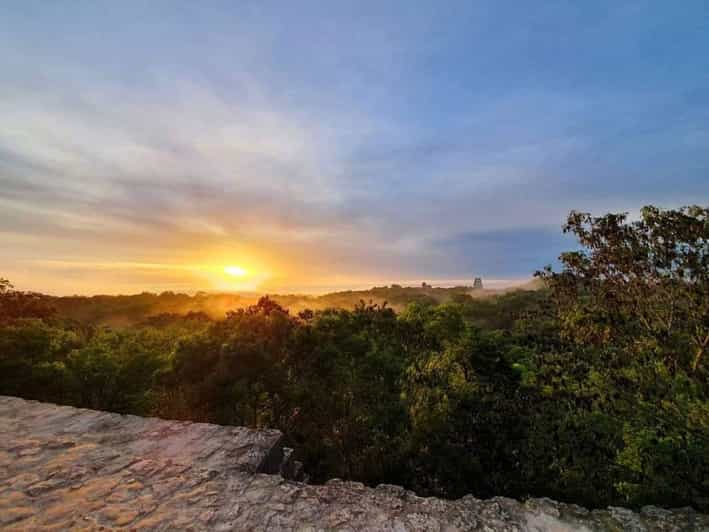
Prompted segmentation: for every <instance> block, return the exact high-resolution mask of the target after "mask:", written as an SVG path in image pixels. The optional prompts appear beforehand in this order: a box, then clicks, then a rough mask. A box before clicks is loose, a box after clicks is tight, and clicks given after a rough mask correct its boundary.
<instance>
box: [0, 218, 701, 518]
mask: <svg viewBox="0 0 709 532" xmlns="http://www.w3.org/2000/svg"><path fill="white" fill-rule="evenodd" d="M707 214H709V209H707V208H701V207H686V208H682V209H678V210H661V209H657V208H654V207H646V208H645V209H643V210H642V215H641V217H640V218H639V219H637V220H631V219H629V218H628V217H627V216H626V215H622V214H608V215H605V216H601V217H592V216H591V215H589V214H585V213H577V212H572V213H571V214H570V215H569V218H568V221H567V223H566V225H565V227H564V231H566V232H570V233H572V234H573V235H575V236H576V238H577V240H578V244H579V246H578V249H577V250H576V251H571V252H568V253H564V254H562V256H561V257H560V264H561V267H560V269H558V271H554V270H553V269H552V268H551V267H547V268H546V269H543V270H541V271H539V272H537V277H538V279H539V283H540V285H541V288H540V289H538V290H533V291H516V292H510V293H507V294H502V295H497V296H495V297H491V298H485V299H479V298H473V297H471V296H470V295H469V294H468V293H467V291H466V290H458V291H457V292H455V293H450V294H448V296H447V297H446V298H445V299H441V298H436V297H419V296H416V298H417V300H414V301H406V304H403V303H402V302H401V301H399V302H397V303H398V305H399V306H398V307H397V309H396V310H395V309H393V308H391V307H390V306H389V305H387V304H385V303H383V302H380V301H373V302H370V301H362V302H360V303H358V304H357V305H356V306H354V307H353V308H352V307H350V308H347V309H345V308H316V309H312V310H308V309H300V308H291V307H290V306H289V305H288V302H287V301H277V300H275V299H270V298H268V297H263V298H261V299H260V300H259V301H257V302H255V303H254V304H251V305H248V306H243V305H234V306H235V307H241V308H234V309H233V310H229V311H227V312H226V315H225V316H222V317H220V318H215V317H214V316H213V315H211V314H210V313H208V312H205V311H203V310H199V309H192V310H191V311H189V312H177V311H175V312H161V313H156V314H150V312H148V311H145V309H144V308H143V307H141V308H142V309H143V310H141V311H140V313H136V314H134V316H133V318H132V319H130V320H128V321H126V322H125V323H123V324H122V326H121V327H109V326H106V325H102V324H101V323H102V320H100V319H98V320H97V319H95V318H96V310H95V309H94V311H93V312H94V314H93V318H92V319H88V318H87V319H81V316H77V314H76V313H74V314H73V315H72V314H71V313H68V312H67V310H66V304H67V303H66V301H64V302H60V303H59V304H56V303H57V301H56V300H55V299H52V298H47V297H45V296H42V295H40V294H34V293H28V292H22V291H19V290H16V289H14V288H13V287H12V286H11V284H10V283H9V281H6V280H2V281H1V282H0V393H2V394H7V395H17V396H22V397H26V398H34V399H40V400H44V401H53V402H58V403H65V404H71V405H76V406H82V407H88V408H96V409H105V410H111V411H116V412H126V413H133V414H140V415H157V416H161V417H166V418H176V419H192V420H198V421H209V422H214V423H223V424H236V425H249V426H254V427H263V426H268V427H276V428H278V429H280V430H282V431H283V432H284V434H285V436H286V438H287V440H288V442H289V443H290V445H291V446H292V447H294V448H295V449H296V452H297V454H298V455H299V458H300V459H301V460H303V461H304V463H305V468H306V471H307V472H308V473H309V474H310V475H311V479H312V480H313V481H315V482H318V481H324V480H326V479H328V478H332V477H340V478H346V479H354V480H360V481H363V482H365V483H369V484H376V483H380V482H386V483H392V484H400V485H403V486H405V487H407V488H410V489H413V490H415V491H416V492H418V493H419V494H422V495H438V496H443V497H459V496H462V495H464V494H466V493H472V494H475V495H477V496H481V497H487V496H492V495H506V496H511V497H519V498H524V497H526V496H529V495H535V496H550V497H553V498H555V499H558V500H562V501H571V502H575V503H579V504H582V505H585V506H590V507H598V506H605V505H609V504H613V505H629V506H640V505H644V504H658V505H661V506H681V505H692V506H694V507H695V508H697V509H699V510H702V511H709V382H708V377H709V367H708V366H707V357H708V356H709V355H707V353H706V351H707V350H708V349H709V248H708V246H709V244H708V241H709V220H708V218H707ZM551 259H553V257H550V260H551ZM172 296H173V297H178V298H179V297H182V296H179V295H172ZM134 297H136V298H138V297H140V296H134ZM153 297H160V296H153ZM184 297H188V296H184ZM110 301H111V300H101V302H100V303H101V305H104V307H106V306H109V307H110ZM113 301H114V302H115V303H116V304H118V302H120V301H123V300H122V299H120V298H118V299H114V300H113ZM62 305H64V307H62ZM101 312H105V313H107V315H109V314H111V312H113V314H121V313H123V314H126V315H130V312H131V310H130V308H129V307H128V308H122V309H110V308H102V309H101ZM89 315H91V311H87V316H89Z"/></svg>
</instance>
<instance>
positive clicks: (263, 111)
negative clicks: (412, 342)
mask: <svg viewBox="0 0 709 532" xmlns="http://www.w3.org/2000/svg"><path fill="white" fill-rule="evenodd" d="M3 7H4V9H3V17H2V20H0V115H2V116H3V121H2V125H0V264H2V272H0V274H2V276H3V277H7V278H8V279H10V280H11V281H12V282H13V284H14V285H16V286H17V287H18V288H21V289H24V290H32V291H37V292H43V293H54V294H75V293H82V294H96V293H107V292H109V293H140V292H142V291H155V290H157V291H158V292H161V291H165V290H172V291H190V292H196V291H200V290H205V291H245V290H248V291H257V292H259V293H269V292H270V293H272V292H274V291H275V290H282V289H284V287H290V288H286V289H290V290H298V289H302V288H306V289H307V288H308V287H310V289H312V290H314V289H315V288H317V289H318V290H319V291H326V288H333V287H335V288H337V287H339V288H341V289H347V287H350V288H351V287H353V286H364V285H365V284H368V283H369V284H375V282H374V280H378V279H388V281H386V284H391V283H397V281H396V279H420V280H421V281H424V280H425V281H427V282H433V283H435V282H436V279H439V280H445V279H470V280H471V282H472V278H473V276H481V277H483V279H486V278H491V279H498V280H509V281H510V282H513V281H514V280H521V279H528V278H530V277H531V275H532V274H533V272H534V271H536V270H539V269H541V268H543V267H544V266H546V265H547V264H558V262H557V257H558V256H559V254H560V253H561V252H562V251H565V250H568V249H569V248H571V247H573V246H574V241H573V239H572V238H571V237H570V236H569V235H564V234H562V232H561V226H562V224H563V223H564V221H565V219H566V216H567V214H568V212H569V211H570V210H572V209H575V210H581V211H589V212H591V213H593V214H594V215H598V216H600V215H602V214H605V213H607V212H629V213H630V215H631V216H633V217H634V216H637V214H638V212H639V210H640V208H641V207H642V206H644V205H648V204H655V205H657V206H659V207H663V208H675V207H679V206H681V205H688V204H706V203H707V200H709V179H707V175H708V174H709V74H708V72H709V69H707V66H708V63H707V57H708V56H709V31H707V22H706V21H707V20H709V4H707V3H706V2H702V1H699V0H690V1H687V2H684V3H683V4H682V5H681V7H673V6H670V5H669V4H666V3H662V2H649V3H638V2H598V3H594V4H592V5H590V4H589V5H576V4H559V3H545V4H543V5H534V6H531V5H528V4H525V3H512V4H505V5H502V4H500V3H497V2H492V1H481V2H476V3H471V2H462V1H461V2H458V1H451V2H445V3H444V4H440V3H439V2H421V3H417V4H416V5H415V6H413V5H411V4H410V3H408V2H391V3H386V4H385V5H381V4H380V3H374V2H357V3H337V5H325V6H324V5H322V4H320V3H317V2H308V1H306V2H299V3H298V4H297V5H296V4H292V5H284V4H282V3H276V2H268V1H266V2H244V3H239V4H238V5H236V4H233V3H229V2H214V3H210V5H199V4H194V3H188V2H177V1H175V2H161V1H158V2H151V3H150V5H144V4H143V3H139V2H122V3H120V4H118V3H112V2H95V3H83V4H77V3H64V2H55V3H51V4H47V3H43V2H35V1H23V2H7V3H5V4H4V5H3ZM473 274H474V275H473ZM398 283H399V284H400V283H401V281H399V282H398Z"/></svg>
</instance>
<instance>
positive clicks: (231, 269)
mask: <svg viewBox="0 0 709 532" xmlns="http://www.w3.org/2000/svg"><path fill="white" fill-rule="evenodd" d="M224 273H228V274H229V275H232V276H234V277H244V276H245V275H247V274H248V273H249V272H247V271H246V270H245V269H244V268H242V267H241V266H226V267H225V268H224Z"/></svg>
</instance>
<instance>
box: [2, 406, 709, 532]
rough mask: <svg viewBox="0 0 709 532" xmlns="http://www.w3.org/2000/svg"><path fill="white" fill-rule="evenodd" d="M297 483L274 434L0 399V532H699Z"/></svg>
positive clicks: (644, 515) (685, 514)
mask: <svg viewBox="0 0 709 532" xmlns="http://www.w3.org/2000/svg"><path fill="white" fill-rule="evenodd" d="M301 477H302V472H301V471H300V465H299V464H297V463H296V462H294V461H293V460H292V459H291V453H290V450H288V449H287V448H284V447H283V437H282V435H281V433H280V432H278V431H276V430H251V429H246V428H243V427H224V426H218V425H210V424H205V423H190V422H185V421H165V420H160V419H154V418H141V417H136V416H124V415H119V414H110V413H106V412H97V411H93V410H83V409H77V408H71V407H66V406H56V405H52V404H46V403H38V402H34V401H25V400H23V399H17V398H14V397H4V396H0V530H18V531H34V530H113V529H125V530H166V531H167V530H220V531H222V530H223V531H226V530H257V531H258V530H262V531H267V530H268V531H271V530H275V531H278V530H300V531H316V530H348V531H352V530H371V531H375V530H388V531H407V530H416V531H419V530H420V531H424V530H425V531H429V530H431V531H456V530H481V531H487V532H492V531H497V530H499V531H519V532H521V531H555V532H560V531H573V530H579V531H595V530H613V531H620V530H633V531H656V530H657V531H660V530H662V531H679V530H696V531H700V530H702V531H709V516H706V515H703V514H698V513H696V512H695V511H693V510H692V509H689V508H683V509H676V510H663V509H660V508H655V507H646V508H643V509H642V510H640V511H639V512H633V511H630V510H626V509H623V508H608V509H605V510H593V511H588V510H585V509H584V508H581V507H579V506H575V505H568V504H561V503H557V502H554V501H551V500H548V499H530V500H528V501H526V502H524V503H521V502H518V501H515V500H512V499H507V498H503V497H496V498H493V499H488V500H479V499H476V498H474V497H471V496H467V497H463V498H462V499H458V500H453V501H448V500H441V499H435V498H423V497H418V496H416V495H415V494H413V493H411V492H409V491H405V490H404V489H402V488H399V487H396V486H390V485H380V486H378V487H376V488H370V487H365V486H364V485H362V484H359V483H356V482H343V481H341V480H331V481H330V482H328V483H326V484H325V485H320V486H314V485H309V484H306V483H304V482H301V481H298V480H294V479H296V478H301Z"/></svg>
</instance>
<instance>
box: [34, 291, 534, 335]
mask: <svg viewBox="0 0 709 532" xmlns="http://www.w3.org/2000/svg"><path fill="white" fill-rule="evenodd" d="M539 286H540V283H539V282H537V281H532V282H529V283H526V284H523V285H518V286H513V287H509V288H504V289H487V288H486V289H480V290H472V286H454V287H449V288H445V287H437V286H436V287H434V286H431V285H429V284H428V283H425V282H424V283H422V286H401V285H398V284H392V285H390V286H375V287H374V288H370V289H369V290H346V291H342V292H331V293H329V294H323V295H318V296H313V295H303V294H272V295H270V296H269V298H270V299H272V300H273V301H275V302H276V303H278V304H279V305H280V306H282V307H284V308H287V309H288V310H289V311H290V312H295V313H297V312H300V311H301V310H324V309H329V308H347V309H351V308H353V307H354V306H355V305H357V304H358V303H359V302H360V301H367V302H371V303H377V304H379V305H382V304H384V303H386V304H387V306H389V307H391V308H393V309H394V310H397V311H402V310H404V309H405V308H406V307H407V306H408V305H410V304H411V303H428V304H439V303H449V302H452V301H456V300H457V299H458V298H460V297H463V298H464V299H465V297H464V296H471V297H475V298H483V297H490V296H493V295H499V294H503V293H508V292H511V291H515V290H531V289H535V288H539ZM37 296H38V297H39V294H38V295H37ZM41 297H42V299H44V301H45V303H46V304H47V305H48V306H50V307H52V308H54V309H55V311H56V314H57V315H59V316H62V317H64V318H69V319H74V320H77V321H81V322H82V323H87V324H91V325H110V326H111V327H118V328H120V327H126V326H132V325H135V324H137V323H139V322H141V321H143V320H144V319H146V318H148V317H152V316H155V315H156V314H189V313H191V312H192V313H195V312H201V313H204V314H206V315H207V316H208V317H210V318H212V319H220V318H223V317H224V315H225V314H226V313H227V312H228V311H230V310H236V309H240V308H246V307H249V306H252V305H255V304H256V303H258V300H259V298H260V295H258V294H253V293H209V292H198V293H196V294H194V295H188V294H181V293H175V292H162V293H160V294H155V293H152V292H143V293H141V294H135V295H128V296H111V295H95V296H91V297H86V296H64V297H52V296H48V295H42V296H41Z"/></svg>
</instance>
